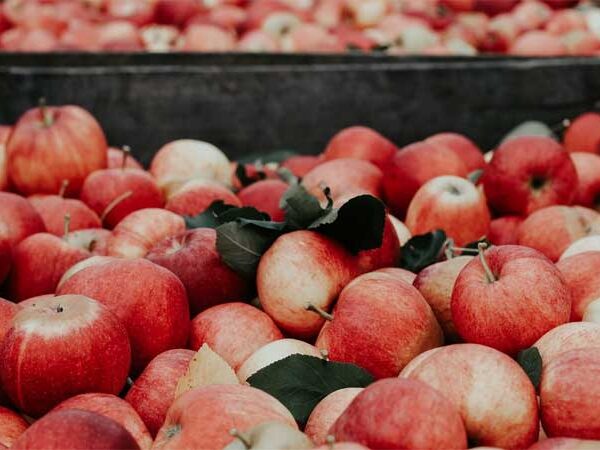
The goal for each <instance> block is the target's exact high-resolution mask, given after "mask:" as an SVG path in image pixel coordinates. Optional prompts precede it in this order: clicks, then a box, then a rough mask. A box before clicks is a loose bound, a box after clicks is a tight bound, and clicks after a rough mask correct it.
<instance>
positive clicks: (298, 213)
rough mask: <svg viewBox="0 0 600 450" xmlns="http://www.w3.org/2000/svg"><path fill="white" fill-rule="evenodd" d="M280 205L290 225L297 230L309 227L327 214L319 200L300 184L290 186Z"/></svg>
mask: <svg viewBox="0 0 600 450" xmlns="http://www.w3.org/2000/svg"><path fill="white" fill-rule="evenodd" d="M280 207H281V208H282V209H283V210H284V211H285V219H286V222H287V223H288V226H289V227H290V228H292V229H296V230H304V229H307V228H308V227H309V226H310V225H311V224H312V223H314V222H315V221H316V220H318V219H319V218H320V217H322V216H323V215H324V214H325V212H324V210H323V208H321V204H320V203H319V200H318V199H317V198H316V197H315V196H314V195H312V194H310V193H309V192H308V191H307V190H306V188H305V187H304V186H302V185H300V184H297V185H294V186H290V188H289V189H288V190H287V191H286V192H285V193H284V194H283V197H282V198H281V203H280Z"/></svg>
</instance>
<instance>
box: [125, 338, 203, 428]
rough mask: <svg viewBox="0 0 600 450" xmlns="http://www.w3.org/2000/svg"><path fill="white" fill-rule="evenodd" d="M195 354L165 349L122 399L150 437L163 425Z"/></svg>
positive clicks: (187, 351) (188, 351) (181, 350)
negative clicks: (142, 423) (176, 391)
mask: <svg viewBox="0 0 600 450" xmlns="http://www.w3.org/2000/svg"><path fill="white" fill-rule="evenodd" d="M195 354H196V353H195V352H193V351H191V350H183V349H176V350H167V351H166V352H163V353H161V354H159V355H158V356H156V357H155V358H154V359H153V360H152V361H150V363H149V364H148V365H147V366H146V368H145V369H144V371H143V372H142V373H141V375H140V376H139V377H138V378H137V379H136V380H135V381H134V382H133V386H131V389H129V392H127V395H126V396H125V400H127V402H129V404H131V406H133V409H135V410H136V411H137V413H138V414H139V416H140V417H141V418H142V420H143V421H144V423H145V424H146V426H147V427H148V430H149V431H150V433H151V434H152V436H153V437H154V436H156V433H157V432H158V430H159V429H160V427H161V426H162V424H163V422H164V421H165V417H166V415H167V411H168V409H169V407H170V406H171V403H173V401H174V400H175V389H176V388H177V383H178V382H179V379H180V378H181V377H182V376H184V375H185V374H186V372H187V370H188V366H189V365H190V361H191V360H192V358H193V357H194V355H195Z"/></svg>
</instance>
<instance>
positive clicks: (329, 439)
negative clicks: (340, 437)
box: [325, 434, 335, 450]
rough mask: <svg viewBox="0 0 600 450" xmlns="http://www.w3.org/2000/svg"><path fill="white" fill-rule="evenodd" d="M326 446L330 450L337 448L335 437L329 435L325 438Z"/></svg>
mask: <svg viewBox="0 0 600 450" xmlns="http://www.w3.org/2000/svg"><path fill="white" fill-rule="evenodd" d="M325 445H327V448H328V449H329V450H333V449H334V448H335V436H333V435H331V434H328V435H327V436H326V437H325Z"/></svg>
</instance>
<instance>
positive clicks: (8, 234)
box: [0, 192, 46, 246]
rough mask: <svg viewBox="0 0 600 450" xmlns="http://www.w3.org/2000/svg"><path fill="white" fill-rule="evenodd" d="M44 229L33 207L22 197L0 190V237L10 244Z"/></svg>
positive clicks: (13, 244) (12, 244) (14, 243)
mask: <svg viewBox="0 0 600 450" xmlns="http://www.w3.org/2000/svg"><path fill="white" fill-rule="evenodd" d="M44 231H46V227H45V226H44V222H43V220H42V218H41V217H40V215H39V214H38V212H37V211H36V210H35V208H34V207H33V206H32V205H31V203H29V202H28V201H27V200H26V199H24V198H23V197H20V196H18V195H16V194H11V193H9V192H0V237H1V238H2V239H7V240H8V241H9V243H10V245H11V246H15V245H17V244H18V243H19V242H21V241H22V240H23V239H25V238H26V237H27V236H30V235H32V234H35V233H42V232H44Z"/></svg>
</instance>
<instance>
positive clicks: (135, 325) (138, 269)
mask: <svg viewBox="0 0 600 450" xmlns="http://www.w3.org/2000/svg"><path fill="white" fill-rule="evenodd" d="M62 294H80V295H86V296H88V297H91V298H94V299H96V300H98V301H99V302H100V303H102V304H103V305H105V306H107V307H108V309H109V310H111V311H112V312H113V313H115V315H116V316H117V317H119V319H121V321H122V322H123V324H124V325H125V328H126V329H127V332H128V333H129V339H130V341H131V348H132V371H133V373H134V374H138V373H140V372H141V371H142V370H143V368H144V367H145V366H146V364H147V363H148V362H150V360H152V358H154V357H155V356H156V355H158V354H159V353H162V352H164V351H165V350H170V349H172V348H182V347H184V346H185V343H186V341H187V338H188V334H189V306H188V302H187V297H186V295H185V288H184V287H183V284H181V281H179V278H177V277H176V276H175V275H174V274H173V273H172V272H170V271H168V270H167V269H164V268H162V267H160V266H157V265H156V264H153V263H151V262H150V261H148V260H145V259H116V260H114V261H110V262H107V263H105V264H96V265H92V266H89V267H86V268H85V269H82V270H80V271H79V272H77V273H75V274H74V275H73V276H71V278H69V279H67V280H66V281H64V282H63V284H62V285H61V287H60V289H59V290H58V291H57V295H62Z"/></svg>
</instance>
